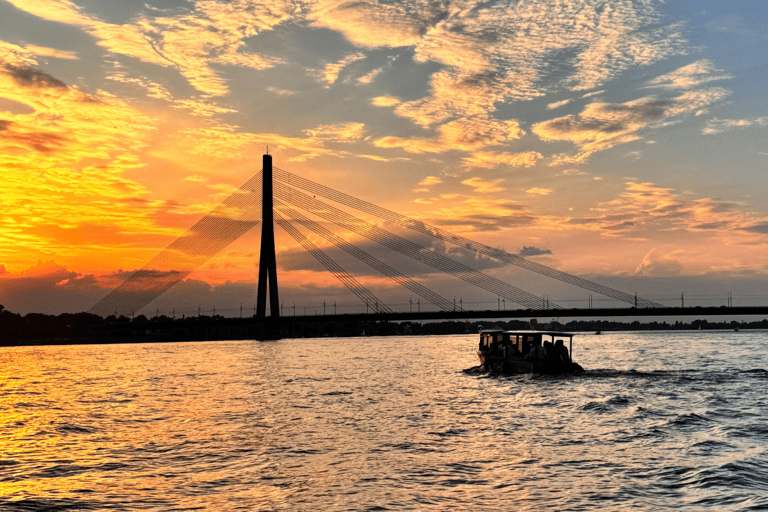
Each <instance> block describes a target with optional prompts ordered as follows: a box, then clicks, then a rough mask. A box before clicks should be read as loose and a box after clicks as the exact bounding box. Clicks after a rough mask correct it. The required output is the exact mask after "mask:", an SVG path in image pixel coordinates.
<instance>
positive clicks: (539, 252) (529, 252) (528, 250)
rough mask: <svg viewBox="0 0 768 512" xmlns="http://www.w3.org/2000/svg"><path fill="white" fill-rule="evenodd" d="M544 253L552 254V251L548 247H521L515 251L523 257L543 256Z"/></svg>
mask: <svg viewBox="0 0 768 512" xmlns="http://www.w3.org/2000/svg"><path fill="white" fill-rule="evenodd" d="M546 254H552V251H551V250H550V249H539V248H538V247H533V246H531V247H525V246H524V247H523V248H522V249H521V250H520V252H519V253H517V255H518V256H522V257H524V258H530V257H532V256H544V255H546Z"/></svg>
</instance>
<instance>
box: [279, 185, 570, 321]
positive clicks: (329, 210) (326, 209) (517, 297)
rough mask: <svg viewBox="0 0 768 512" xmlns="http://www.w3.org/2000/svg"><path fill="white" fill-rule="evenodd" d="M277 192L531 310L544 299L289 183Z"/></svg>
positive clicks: (332, 219)
mask: <svg viewBox="0 0 768 512" xmlns="http://www.w3.org/2000/svg"><path fill="white" fill-rule="evenodd" d="M274 192H275V196H276V197H278V198H279V199H281V200H283V201H286V202H288V203H290V204H292V205H293V206H298V207H300V208H302V209H304V210H307V211H310V212H312V213H313V214H314V215H317V216H318V217H322V218H324V219H326V220H329V221H330V222H333V223H334V224H337V225H339V226H341V227H343V228H346V229H348V230H350V231H353V232H355V233H357V234H359V235H361V236H364V237H366V238H368V239H370V240H373V241H375V242H377V243H379V244H381V245H384V246H386V247H389V248H390V249H393V250H395V251H397V252H399V253H401V254H404V255H406V256H409V257H411V258H413V259H415V260H417V261H420V262H422V263H425V264H427V265H429V266H431V267H433V268H436V269H438V270H441V271H442V272H445V273H447V274H450V275H453V276H454V277H457V278H459V279H462V280H464V281H466V282H468V283H470V284H473V285H475V286H477V287H480V288H483V289H485V290H487V291H489V292H491V293H494V294H495V295H498V296H501V297H504V298H506V299H509V300H511V301H513V302H516V303H517V304H520V305H522V306H525V307H527V308H531V309H538V308H539V307H540V306H541V304H542V299H541V298H540V297H537V296H535V295H532V294H530V293H528V292H525V291H523V290H520V289H519V288H516V287H514V286H512V285H509V284H507V283H504V282H502V281H499V280H498V279H495V278H492V277H490V276H488V275H486V274H483V273H482V272H479V271H477V270H475V269H473V268H471V267H468V266H466V265H463V264H461V263H458V262H455V261H453V260H452V259H450V258H448V257H446V256H443V255H441V254H438V253H436V252H434V251H431V250H429V249H427V248H425V247H423V246H421V245H418V244H416V243H414V242H411V241H409V240H406V239H404V238H401V237H399V236H397V235H394V234H392V233H389V232H388V231H386V230H384V229H382V228H379V227H378V226H374V225H373V224H370V223H368V222H366V221H364V220H362V219H359V218H357V217H354V216H352V215H350V214H348V213H346V212H344V211H342V210H339V209H337V208H335V207H333V206H330V205H328V204H326V203H323V202H322V201H319V200H317V199H315V198H312V197H309V196H308V195H306V194H304V193H303V192H300V191H298V190H296V189H293V188H291V187H289V186H287V185H284V184H282V183H275V187H274ZM550 307H552V308H554V309H561V308H560V306H558V305H556V304H553V303H550Z"/></svg>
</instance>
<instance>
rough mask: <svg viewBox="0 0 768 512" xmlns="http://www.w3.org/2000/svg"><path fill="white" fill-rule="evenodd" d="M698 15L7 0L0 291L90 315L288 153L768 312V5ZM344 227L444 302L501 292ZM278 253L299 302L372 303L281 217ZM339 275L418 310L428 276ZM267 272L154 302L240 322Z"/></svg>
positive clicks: (620, 8)
mask: <svg viewBox="0 0 768 512" xmlns="http://www.w3.org/2000/svg"><path fill="white" fill-rule="evenodd" d="M682 4H686V2H682ZM689 7H690V8H689V9H687V10H686V9H679V10H676V9H673V8H671V7H669V6H666V5H665V4H664V3H662V2H624V1H618V0H609V1H602V0H601V1H597V0H587V1H582V0H579V1H576V0H565V1H554V0H553V1H551V2H550V1H536V2H534V1H526V0H521V1H518V2H511V1H498V2H490V3H488V2H473V1H459V2H444V3H442V4H439V5H438V4H434V3H430V2H423V1H417V0H407V1H405V2H397V3H394V4H391V3H384V2H376V1H364V2H358V3H354V4H344V3H342V2H335V1H327V0H320V1H315V2H310V3H302V4H299V3H294V2H290V1H285V2H282V1H273V2H258V1H253V0H234V1H228V2H223V1H221V2H220V1H202V0H198V1H194V2H187V1H184V2H182V1H165V2H153V1H149V2H147V3H145V4H142V5H138V4H136V5H127V4H125V3H123V2H101V1H96V0H75V1H69V0H39V1H36V2H28V1H26V0H0V20H2V22H0V27H2V30H1V31H0V145H2V151H0V172H2V174H1V176H2V177H1V178H0V179H2V186H3V193H2V206H3V213H2V215H0V303H2V304H3V305H4V306H5V307H6V308H8V309H11V310H14V311H19V312H22V313H26V312H30V311H39V312H48V313H59V312H62V311H82V310H87V309H88V308H90V307H91V306H92V305H93V304H94V303H95V302H96V301H97V300H98V299H99V298H101V297H102V296H104V295H105V294H106V293H107V292H108V291H109V290H110V289H111V288H112V287H114V286H116V285H117V284H119V282H121V280H122V279H123V278H125V277H126V276H127V275H128V274H129V273H130V272H131V271H133V270H135V269H138V268H141V267H142V266H143V265H144V264H145V263H146V262H147V261H149V260H150V259H151V258H152V257H153V256H155V255H156V254H157V253H158V252H159V251H161V250H162V249H163V248H165V247H166V246H167V245H168V244H170V243H171V242H172V241H173V240H174V239H175V238H176V237H178V236H180V235H181V234H183V233H184V232H185V231H186V230H187V229H188V228H189V227H190V226H192V225H193V224H194V223H195V222H196V221H197V220H199V219H200V218H201V217H202V216H204V215H205V214H206V213H207V212H209V211H210V210H211V209H212V208H214V207H215V206H216V205H217V204H219V203H220V202H221V201H222V200H223V199H225V198H226V197H228V196H229V195H230V194H231V193H232V192H234V191H235V190H236V189H237V188H238V187H239V186H240V185H242V184H243V183H244V182H246V181H247V180H248V179H249V178H251V176H253V175H254V174H255V173H256V172H258V171H259V169H260V167H261V155H262V154H263V153H264V151H265V149H266V147H267V146H269V148H270V153H271V154H272V155H273V157H274V161H275V165H276V166H278V167H280V168H282V169H286V170H288V171H290V172H293V173H295V174H299V175H301V176H304V177H306V178H309V179H311V180H314V181H318V182H321V183H323V184H326V185H328V186H330V187H333V188H336V189H339V190H342V191H344V192H347V193H349V194H351V195H354V196H358V197H362V198H365V199H367V200H369V201H371V202H373V203H375V204H379V205H381V206H384V207H386V208H389V209H391V210H394V211H398V212H402V213H404V214H406V215H409V216H412V217H414V218H418V219H422V220H424V221H426V222H429V223H431V224H435V225H438V226H441V227H443V228H445V229H448V230H452V231H455V232H459V233H461V234H463V235H464V236H467V237H469V238H472V239H475V240H478V241H481V242H483V243H485V244H488V245H491V246H494V247H501V248H503V249H505V250H506V251H508V252H511V253H516V254H521V255H524V256H528V257H531V258H532V259H535V260H536V261H539V262H541V263H544V264H546V265H549V266H553V267H556V268H558V269H561V270H564V271H567V272H570V273H574V274H578V275H582V276H585V277H588V278H590V279H593V280H596V281H599V282H603V283H605V284H608V285H610V286H615V287H617V288H620V289H622V290H624V291H626V292H628V293H635V292H638V293H641V294H643V295H644V296H647V297H648V298H651V299H654V298H659V300H661V299H664V300H666V301H667V302H666V303H669V304H670V305H671V304H677V303H678V302H677V301H678V300H679V295H680V293H682V292H686V293H687V294H690V296H691V297H692V298H691V299H690V300H696V299H693V297H694V296H698V297H699V298H700V301H701V304H702V305H703V304H705V303H716V304H719V303H722V302H723V297H725V295H726V294H727V292H728V291H733V292H734V293H735V295H736V297H737V301H738V299H739V297H741V299H740V300H743V301H744V303H747V301H752V302H754V301H758V300H759V296H760V294H761V293H762V292H761V290H762V289H763V288H764V284H765V281H766V272H767V270H768V265H767V263H768V262H767V261H766V258H765V254H766V241H767V240H766V236H767V235H768V201H766V198H767V197H768V195H767V194H766V193H767V192H768V190H767V189H768V181H766V180H765V179H763V174H764V173H765V169H766V168H767V167H768V144H766V142H765V141H766V140H768V138H767V137H766V127H768V102H766V101H765V88H764V83H765V80H764V73H763V70H764V69H765V64H766V57H765V55H768V52H766V49H768V48H766V46H768V32H766V30H765V26H764V24H760V23H759V22H758V21H756V20H759V19H761V18H760V16H765V15H766V14H768V11H767V10H766V9H768V7H766V6H764V5H763V4H762V3H758V2H747V1H744V2H739V1H736V2H729V3H728V4H727V5H722V3H720V2H696V3H695V4H694V3H691V4H690V6H689ZM339 234H341V235H342V236H344V237H345V238H347V239H348V240H350V241H353V242H355V243H362V245H363V246H364V247H366V250H369V251H370V252H372V253H375V254H377V255H378V256H379V257H380V258H381V259H383V260H385V261H388V262H389V261H392V262H393V266H394V264H395V263H397V264H402V265H403V269H404V271H405V270H407V273H408V274H409V275H411V276H412V277H413V278H414V279H418V280H419V281H420V282H422V283H424V284H425V285H428V286H432V287H434V288H435V289H436V290H439V291H440V293H442V294H443V295H444V296H446V297H449V298H453V296H454V295H457V296H458V297H459V298H460V299H461V300H464V301H465V302H467V304H471V303H474V304H476V305H477V307H482V308H487V307H495V305H496V301H497V297H495V296H493V295H492V294H488V293H487V292H483V291H479V290H474V289H472V288H471V287H468V286H465V285H464V284H462V283H456V282H454V281H453V280H452V279H450V278H447V277H440V276H438V275H436V274H435V273H434V272H433V271H432V270H431V269H428V268H422V267H419V266H418V265H417V264H413V263H411V262H407V261H404V262H401V260H400V258H399V257H396V256H392V255H389V254H387V253H386V251H384V250H380V249H378V248H376V247H374V246H373V245H372V244H371V243H370V242H362V241H360V240H359V239H358V238H357V236H356V235H351V234H349V233H344V232H343V231H339ZM310 238H311V239H312V240H313V241H314V242H315V243H316V244H317V245H318V246H320V247H327V243H326V242H324V241H322V240H321V239H319V238H317V237H315V236H314V235H311V236H310ZM420 242H421V243H424V244H425V245H426V246H428V247H430V248H431V249H433V250H435V251H440V252H444V253H448V254H452V255H454V256H455V257H457V258H459V259H460V260H461V261H466V262H472V261H474V262H475V263H476V264H477V265H478V268H479V269H480V270H483V271H487V272H488V273H490V274H492V275H494V276H495V277H498V278H500V279H502V280H506V281H508V282H512V283H513V284H515V286H518V287H520V288H523V289H526V290H528V291H530V292H531V293H534V294H536V295H539V296H541V295H544V294H548V295H550V296H551V297H552V299H553V300H554V299H555V298H560V299H562V300H563V301H573V303H574V304H579V301H583V304H581V305H585V304H586V300H588V293H586V292H582V291H578V290H571V289H568V288H564V287H562V286H560V285H558V284H556V283H555V284H552V283H550V282H547V281H545V280H543V279H541V278H538V277H536V276H530V275H526V274H521V273H520V271H517V270H514V269H510V268H507V267H502V266H499V265H497V264H495V263H493V262H489V261H476V260H473V258H475V257H474V256H471V255H467V254H459V253H456V250H455V249H452V248H450V247H445V246H443V244H441V243H437V242H435V241H429V240H421V239H420ZM277 246H278V267H279V272H280V281H281V284H282V288H281V297H282V299H283V300H284V302H285V303H286V304H289V303H290V304H291V305H292V304H293V303H296V304H297V307H299V305H301V307H305V306H306V307H310V308H315V309H317V308H319V307H321V305H322V302H323V300H325V301H326V302H327V303H331V302H334V301H335V302H338V303H339V304H345V305H346V306H348V307H349V308H350V310H352V305H353V304H358V307H360V306H359V301H357V299H356V298H355V297H354V296H352V295H351V294H350V293H349V292H347V291H346V290H345V289H344V288H343V286H342V285H341V284H339V283H338V282H337V281H335V279H334V278H333V277H332V276H330V275H329V274H327V272H325V270H324V269H323V268H322V267H320V266H319V265H318V264H317V263H316V262H315V261H314V260H313V259H312V258H311V257H310V256H308V255H306V254H305V253H304V252H303V251H302V249H301V248H300V247H299V245H298V243H297V242H296V241H294V240H293V239H292V238H290V237H288V236H286V235H285V233H283V232H281V231H280V230H277ZM334 251H335V250H334V249H329V254H331V255H333V256H334V257H336V256H337V253H336V252H334ZM342 262H343V263H342ZM340 263H342V266H344V265H347V266H348V268H349V269H350V272H352V273H355V275H357V276H358V277H359V279H360V281H361V282H364V283H366V284H367V285H368V286H370V287H371V289H373V290H375V292H376V293H377V295H378V296H381V297H382V300H386V301H387V302H391V303H393V304H400V306H399V307H400V308H403V307H407V306H406V305H407V304H408V301H409V300H410V299H411V295H412V294H411V293H410V292H409V291H407V290H404V289H402V288H400V287H398V286H397V285H395V284H392V283H391V282H389V281H387V280H386V279H384V278H382V277H380V276H377V275H375V273H373V272H371V271H370V269H366V268H364V267H360V266H359V264H358V263H357V262H355V261H351V262H345V261H344V259H343V257H342V258H341V259H340ZM470 264H471V263H470ZM257 265H258V231H256V232H250V233H248V234H246V235H245V236H244V237H243V238H242V239H240V240H238V241H237V242H235V243H234V244H233V245H232V246H230V247H229V248H227V249H225V250H224V251H222V252H221V253H219V255H218V256H216V257H214V258H213V259H212V260H210V261H209V262H207V263H206V264H204V265H203V266H202V267H201V268H200V269H199V270H198V271H197V272H195V273H194V274H192V275H191V276H190V277H189V280H188V281H186V282H184V283H181V284H179V285H177V286H176V287H175V288H174V289H172V290H171V291H169V292H168V293H167V294H166V296H164V297H162V298H161V299H158V301H156V302H155V303H153V304H150V306H148V308H146V311H144V312H145V313H148V314H149V313H154V312H155V311H156V309H158V308H160V309H163V310H164V311H165V310H168V309H171V308H178V309H179V310H180V311H181V310H190V311H191V310H195V311H196V309H197V306H198V305H200V306H201V307H204V308H207V309H208V310H211V309H212V307H214V306H215V305H216V304H217V303H218V304H219V306H218V308H219V310H220V311H222V310H225V309H228V310H230V311H235V310H237V312H238V314H239V306H240V304H246V305H247V304H250V303H252V302H253V299H254V296H255V294H254V281H255V279H256V269H257ZM764 299H765V300H768V294H766V296H765V297H764ZM413 300H414V301H415V300H416V299H415V298H414V299H413ZM707 301H709V302H707ZM718 301H719V302H718ZM565 303H566V302H564V304H565ZM689 303H690V302H689ZM232 314H234V313H232Z"/></svg>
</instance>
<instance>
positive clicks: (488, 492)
mask: <svg viewBox="0 0 768 512" xmlns="http://www.w3.org/2000/svg"><path fill="white" fill-rule="evenodd" d="M767 339H768V334H766V333H762V332H760V333H757V332H755V333H751V332H743V331H742V332H738V333H733V332H730V333H711V332H709V333H707V332H705V333H641V334H634V333H620V334H603V335H602V336H578V337H577V338H576V339H575V341H574V359H575V360H576V361H578V362H579V363H581V364H582V366H584V367H585V368H587V369H588V370H589V371H588V372H587V373H586V374H585V375H581V376H576V377H536V376H530V375H526V376H515V377H509V378H488V377H484V376H480V377H478V376H472V375H466V374H464V373H462V372H461V371H460V370H461V369H463V368H467V367H470V366H474V365H475V364H477V361H476V360H475V356H474V349H475V347H476V343H477V340H476V337H475V336H434V337H423V338H410V337H408V338H406V337H403V338H358V339H338V340H337V339H327V338H326V339H316V340H284V341H281V342H278V343H256V342H219V343H197V344H156V345H112V346H75V347H27V348H10V349H3V351H2V352H0V372H2V373H0V375H1V377H0V411H2V416H1V417H0V418H1V421H2V423H1V424H0V447H1V449H0V506H2V507H4V508H5V509H9V510H104V509H111V510H139V509H141V510H170V509H176V510H189V509H202V510H234V509H237V508H241V509H245V510H308V509H313V508H314V509H317V510H417V509H421V510H446V509H449V508H459V509H465V508H468V507H470V506H471V508H472V509H473V510H500V509H502V510H503V509H507V510H603V509H608V510H623V509H627V510H628V509H641V510H658V509H661V508H680V507H685V509H686V510H765V509H766V508H768V454H766V448H765V446H766V445H765V442H764V439H766V436H768V398H766V388H767V387H768V373H766V371H765V370H766V369H768V361H767V359H768V356H766V355H765V351H764V349H763V344H764V342H765V341H766V340H767Z"/></svg>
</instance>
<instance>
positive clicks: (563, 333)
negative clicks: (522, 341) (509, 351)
mask: <svg viewBox="0 0 768 512" xmlns="http://www.w3.org/2000/svg"><path fill="white" fill-rule="evenodd" d="M480 332H481V333H489V334H491V333H500V332H503V333H504V334H515V335H517V334H522V335H526V334H543V335H545V336H564V337H569V338H573V337H574V336H576V335H575V334H574V333H570V332H561V331H536V330H531V329H529V330H522V331H505V330H503V329H483V330H482V331H480Z"/></svg>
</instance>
